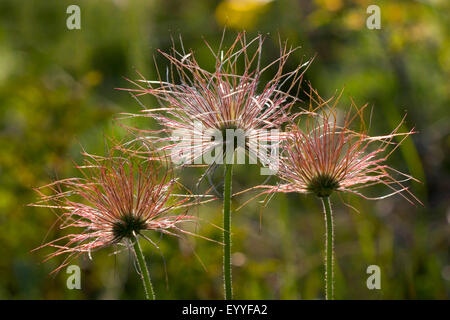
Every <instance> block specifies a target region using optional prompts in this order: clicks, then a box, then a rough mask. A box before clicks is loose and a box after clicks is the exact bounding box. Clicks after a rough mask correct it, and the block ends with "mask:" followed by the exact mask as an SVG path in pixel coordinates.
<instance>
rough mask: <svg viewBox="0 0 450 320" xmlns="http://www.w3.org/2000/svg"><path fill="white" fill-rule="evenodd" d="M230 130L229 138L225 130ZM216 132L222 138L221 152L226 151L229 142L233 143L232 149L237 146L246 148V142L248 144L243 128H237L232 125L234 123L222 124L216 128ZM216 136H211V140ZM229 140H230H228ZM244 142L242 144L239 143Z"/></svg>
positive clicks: (214, 139)
mask: <svg viewBox="0 0 450 320" xmlns="http://www.w3.org/2000/svg"><path fill="white" fill-rule="evenodd" d="M228 129H229V130H232V131H231V132H229V134H228V135H229V136H230V138H231V139H229V138H228V137H227V130H228ZM217 133H218V134H216V135H217V136H219V137H221V138H222V143H223V154H225V152H226V146H227V145H230V146H231V143H233V149H232V150H233V151H234V150H236V148H237V147H238V146H239V147H243V148H246V146H247V144H248V137H247V135H246V134H245V131H243V130H239V128H238V127H237V126H236V125H234V124H230V125H227V126H223V127H222V128H220V129H218V132H217ZM216 139H217V137H216V136H214V135H213V136H212V137H211V140H212V141H216ZM229 140H230V141H229ZM241 144H244V145H241Z"/></svg>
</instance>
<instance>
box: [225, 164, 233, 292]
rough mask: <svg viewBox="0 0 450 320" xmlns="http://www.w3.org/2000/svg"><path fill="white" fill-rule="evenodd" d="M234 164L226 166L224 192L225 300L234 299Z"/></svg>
mask: <svg viewBox="0 0 450 320" xmlns="http://www.w3.org/2000/svg"><path fill="white" fill-rule="evenodd" d="M232 177H233V164H232V163H231V164H225V181H224V182H225V183H224V191H223V243H224V247H223V281H224V289H225V300H231V299H232V298H233V289H232V281H231V187H232V186H231V182H232Z"/></svg>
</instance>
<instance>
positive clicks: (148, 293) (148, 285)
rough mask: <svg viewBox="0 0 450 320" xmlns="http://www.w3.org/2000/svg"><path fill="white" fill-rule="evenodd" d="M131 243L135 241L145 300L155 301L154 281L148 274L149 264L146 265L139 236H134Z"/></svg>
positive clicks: (134, 245)
mask: <svg viewBox="0 0 450 320" xmlns="http://www.w3.org/2000/svg"><path fill="white" fill-rule="evenodd" d="M131 241H133V242H134V243H133V248H134V253H135V254H136V258H137V259H136V261H137V266H138V271H139V273H140V274H139V275H140V276H141V280H142V284H143V285H144V290H145V298H146V299H147V300H150V298H151V299H153V300H155V299H156V297H155V292H154V291H153V285H152V281H151V279H150V273H149V272H148V268H147V264H146V263H145V258H144V255H143V254H142V249H141V246H140V245H139V240H138V238H137V236H134V237H133V238H132V239H131Z"/></svg>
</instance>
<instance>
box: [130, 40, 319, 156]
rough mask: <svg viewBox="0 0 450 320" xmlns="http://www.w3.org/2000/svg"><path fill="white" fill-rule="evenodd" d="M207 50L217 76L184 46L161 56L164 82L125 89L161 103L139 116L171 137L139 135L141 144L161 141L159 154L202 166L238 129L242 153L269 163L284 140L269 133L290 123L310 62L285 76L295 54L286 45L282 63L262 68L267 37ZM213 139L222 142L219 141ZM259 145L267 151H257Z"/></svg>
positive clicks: (140, 82)
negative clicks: (264, 77) (165, 68)
mask: <svg viewBox="0 0 450 320" xmlns="http://www.w3.org/2000/svg"><path fill="white" fill-rule="evenodd" d="M206 45H207V46H208V48H209V49H210V51H211V53H212V54H213V56H214V59H215V70H214V71H212V72H210V71H207V70H205V69H203V68H202V67H201V66H200V65H199V64H198V62H197V61H196V60H195V57H194V54H193V52H189V53H187V52H185V50H184V47H183V45H182V46H181V47H182V51H181V52H179V51H177V50H176V49H175V48H173V52H172V53H171V54H168V53H165V52H161V51H160V53H161V54H162V55H163V56H164V57H165V58H166V59H167V60H168V61H169V64H170V68H169V69H168V71H167V75H166V78H167V79H166V80H165V81H164V80H162V79H161V77H159V79H158V80H156V81H148V80H145V79H141V80H138V81H137V82H133V81H131V80H130V81H131V82H132V83H133V84H134V85H136V88H134V89H122V90H127V91H129V92H132V93H133V95H134V96H135V97H139V96H141V95H146V94H148V95H151V96H154V97H156V98H157V99H158V101H159V102H160V105H161V107H160V108H152V109H147V108H146V109H145V110H143V111H142V113H143V115H141V116H144V117H150V118H153V119H156V120H157V121H158V122H159V123H160V125H161V126H162V128H163V129H162V131H163V132H165V133H166V134H167V135H168V136H167V137H162V138H161V137H159V136H158V135H156V134H155V133H160V132H161V130H160V131H149V130H138V131H139V132H141V133H142V135H143V137H140V138H139V139H140V140H142V139H143V140H147V141H151V143H152V144H153V143H158V142H163V143H164V144H163V145H162V146H160V147H159V148H158V151H164V152H165V153H166V155H169V156H171V157H172V159H173V160H174V161H175V162H178V163H180V164H200V163H201V161H200V162H199V161H197V160H198V159H199V158H201V157H202V156H203V155H204V154H205V153H206V152H211V150H216V148H221V147H223V146H224V141H227V138H226V130H227V129H233V130H240V132H242V134H243V136H244V138H243V140H244V147H243V149H244V151H245V152H247V154H248V155H249V158H250V159H252V160H253V161H255V162H253V163H256V161H257V160H259V161H261V162H262V163H267V162H268V161H269V159H270V157H268V156H267V154H270V151H271V150H270V146H277V144H279V142H280V141H281V140H282V139H283V135H270V134H267V131H268V130H271V129H279V128H280V126H281V125H282V124H284V123H286V122H289V121H290V120H291V118H292V116H291V114H290V112H289V111H290V109H291V108H292V106H293V105H294V104H295V103H296V102H298V99H297V98H296V96H297V93H298V92H292V91H295V90H298V88H299V84H300V82H301V79H302V77H303V74H304V72H305V70H306V68H307V66H308V65H309V64H310V62H311V61H308V62H306V63H304V64H301V65H299V66H298V67H296V68H295V69H294V70H292V71H289V72H284V70H285V69H286V62H287V60H288V58H289V57H290V56H291V54H292V53H293V52H294V51H295V50H296V49H292V48H287V46H286V45H284V47H282V48H281V50H280V56H279V58H278V59H276V60H275V61H273V62H272V63H270V64H269V65H267V66H265V67H262V66H261V53H262V45H263V37H262V36H258V37H256V38H254V39H252V40H251V41H247V40H246V36H245V33H241V34H239V35H238V36H237V37H236V39H235V41H234V43H233V44H232V45H231V46H230V47H229V48H228V49H226V50H225V48H223V46H222V44H221V45H220V47H219V50H218V52H214V51H213V50H212V48H211V47H210V45H209V44H208V43H206ZM273 68H275V69H276V71H275V76H274V77H273V78H271V79H269V80H268V81H267V82H264V83H265V84H263V83H262V81H261V77H262V75H263V74H265V72H266V71H267V70H269V69H273ZM158 74H160V73H159V71H158ZM130 116H132V117H134V116H136V115H130ZM215 134H216V135H217V134H218V135H219V136H221V137H223V139H216V138H215V137H214V135H215ZM255 144H257V145H258V146H259V147H260V148H262V149H263V150H262V151H266V152H257V151H255V149H257V148H255ZM233 151H234V150H233ZM260 151H261V150H260ZM224 153H225V152H224ZM216 160H217V159H216Z"/></svg>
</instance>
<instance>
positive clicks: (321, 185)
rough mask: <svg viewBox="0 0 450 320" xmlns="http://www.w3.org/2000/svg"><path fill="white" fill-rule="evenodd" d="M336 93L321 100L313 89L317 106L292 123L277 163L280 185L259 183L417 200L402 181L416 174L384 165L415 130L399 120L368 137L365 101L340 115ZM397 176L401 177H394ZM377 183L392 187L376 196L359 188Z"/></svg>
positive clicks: (279, 189) (325, 193)
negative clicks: (404, 129)
mask: <svg viewBox="0 0 450 320" xmlns="http://www.w3.org/2000/svg"><path fill="white" fill-rule="evenodd" d="M341 94H342V93H341ZM339 98H340V96H339V97H337V98H336V99H330V100H328V101H325V100H324V99H322V98H321V97H320V96H319V95H318V94H317V92H315V91H314V90H312V91H311V93H310V99H311V106H310V108H311V109H314V110H317V109H320V110H321V111H320V112H318V114H317V115H310V116H308V117H304V118H303V120H304V121H305V122H306V123H304V125H303V126H301V125H300V124H298V125H292V126H290V128H289V132H288V138H287V139H286V141H285V142H284V143H283V145H282V157H281V158H280V163H279V170H278V176H279V178H280V179H281V181H282V182H281V184H280V185H278V186H258V187H260V188H261V187H262V188H266V189H268V190H269V191H268V192H299V193H313V194H315V195H316V196H318V197H328V196H330V195H331V194H332V193H333V192H336V191H339V192H350V193H353V194H356V195H359V196H361V197H363V198H366V199H382V198H385V197H388V196H391V195H393V194H401V195H402V196H403V197H404V198H406V199H407V200H408V201H410V202H414V201H417V202H419V203H420V201H419V200H418V199H417V198H416V197H415V196H414V195H413V194H412V193H411V192H410V191H409V190H408V188H407V187H405V186H404V185H403V182H405V181H407V180H411V179H414V178H413V177H411V176H409V175H407V174H404V173H401V172H399V171H397V170H396V169H394V168H392V167H390V166H389V165H388V164H387V159H388V158H389V156H390V155H391V154H392V152H393V151H394V150H395V149H396V148H397V147H398V146H399V145H400V144H401V142H402V141H403V140H404V139H405V138H407V137H408V136H409V135H411V134H412V133H413V131H409V132H405V133H400V132H399V130H400V128H401V126H402V125H403V121H402V122H401V123H400V124H399V125H398V126H397V128H395V129H394V130H393V131H392V132H391V133H389V134H387V135H383V136H369V135H368V134H367V130H366V127H365V122H364V119H363V112H364V109H365V108H366V106H364V107H362V108H358V107H356V106H355V104H354V103H353V102H352V108H354V110H355V111H354V112H351V111H349V112H347V113H346V114H345V115H344V117H343V119H342V120H339V119H338V113H337V110H336V108H335V107H336V105H337V103H338V101H339ZM356 120H360V126H359V128H357V129H352V127H354V124H355V122H356ZM396 137H400V138H401V140H400V142H395V141H394V139H395V138H396ZM398 176H400V177H401V178H396V177H398ZM414 180H415V179H414ZM379 184H381V185H384V186H386V187H387V188H388V189H389V190H390V192H389V193H388V194H386V195H384V196H380V197H375V198H369V197H368V196H366V195H364V194H363V193H362V192H361V189H364V188H367V187H370V186H373V185H379Z"/></svg>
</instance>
